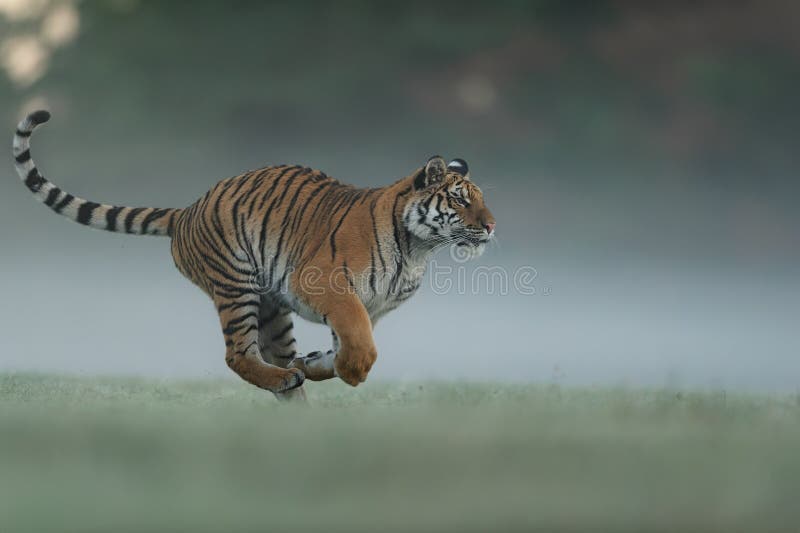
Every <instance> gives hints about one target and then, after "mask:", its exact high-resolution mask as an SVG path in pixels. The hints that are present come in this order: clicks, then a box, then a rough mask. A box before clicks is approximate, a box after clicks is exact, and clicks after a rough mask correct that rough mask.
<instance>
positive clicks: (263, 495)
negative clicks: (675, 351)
mask: <svg viewBox="0 0 800 533" xmlns="http://www.w3.org/2000/svg"><path fill="white" fill-rule="evenodd" d="M308 389H309V397H310V400H311V404H312V405H311V407H296V406H286V405H283V404H279V403H278V402H276V401H275V400H274V399H273V398H272V397H271V396H270V395H267V394H265V393H262V392H261V391H258V390H256V389H254V388H252V387H249V386H247V385H245V384H243V383H239V382H236V381H207V382H182V383H174V382H157V381H145V380H126V379H113V378H91V379H89V378H63V377H53V376H34V375H0V531H2V532H3V533H6V532H26V531H36V532H47V531H98V532H100V531H103V532H108V531H114V532H120V531H194V532H198V531H225V532H230V531H286V530H290V529H292V530H300V531H305V530H319V531H370V532H376V531H403V530H425V531H530V530H541V531H575V530H588V531H670V532H675V531H725V532H731V531H758V532H763V531H772V530H774V531H797V530H798V529H799V528H800V505H798V495H800V457H798V450H800V400H799V399H798V398H797V397H794V396H781V397H754V396H734V395H731V394H722V393H707V394H700V393H683V394H679V393H675V392H669V391H652V390H616V389H565V388H561V387H555V386H547V385H540V386H529V385H526V386H508V385H489V384H487V385H468V384H442V383H439V384H435V383H430V384H422V385H420V384H392V383H368V384H366V385H364V386H362V387H359V388H358V389H350V388H348V387H346V386H344V385H341V384H339V383H334V382H329V383H324V384H311V386H310V387H309V388H308Z"/></svg>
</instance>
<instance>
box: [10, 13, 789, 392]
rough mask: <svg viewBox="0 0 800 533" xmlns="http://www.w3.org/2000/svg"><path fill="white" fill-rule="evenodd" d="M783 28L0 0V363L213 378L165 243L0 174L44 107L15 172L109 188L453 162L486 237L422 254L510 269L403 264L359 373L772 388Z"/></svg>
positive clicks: (747, 21)
mask: <svg viewBox="0 0 800 533" xmlns="http://www.w3.org/2000/svg"><path fill="white" fill-rule="evenodd" d="M797 20H800V4H798V3H796V2H791V1H786V2H772V1H758V2H756V1H751V2H744V1H726V2H723V1H718V2H711V1H709V2H683V1H673V2H669V3H666V2H664V3H654V2H646V3H645V2H634V1H629V2H623V1H596V2H558V1H529V2H523V1H507V2H464V1H459V2H446V1H441V2H391V1H390V2H380V3H378V2H366V1H365V2H349V1H348V2H291V3H290V2H279V3H276V2H261V1H252V2H246V1H235V2H226V3H224V4H223V3H221V2H204V1H188V0H182V1H177V0H176V1H172V2H155V1H136V0H114V1H112V0H109V1H104V2H98V1H83V2H79V1H68V0H0V119H1V120H0V123H1V124H4V125H5V127H6V128H7V133H8V141H9V144H8V145H7V152H6V155H5V156H4V158H5V165H4V166H3V167H2V168H3V170H2V171H0V177H1V178H2V179H0V242H1V243H2V252H1V253H0V269H2V274H3V275H2V276H0V294H2V296H3V304H2V306H0V323H2V336H1V337H2V338H1V339H0V370H2V371H8V370H36V371H47V372H69V373H77V374H86V375H94V374H111V373H113V374H139V375H145V376H158V377H181V378H183V377H202V376H228V375H230V376H231V377H232V378H233V375H232V374H230V372H229V370H228V369H227V367H226V365H225V364H224V361H223V352H224V345H223V340H222V336H221V333H220V331H219V325H218V321H217V317H216V315H215V312H214V309H213V306H212V305H211V303H210V301H208V300H207V298H206V296H205V295H203V294H202V293H201V292H200V291H199V290H198V289H196V288H195V287H193V286H192V285H191V284H190V283H189V282H188V281H185V280H184V279H182V277H181V276H180V274H179V273H178V272H177V271H176V270H175V269H174V267H173V265H172V259H171V257H170V254H169V242H168V240H166V239H156V238H137V237H131V236H125V235H117V234H108V233H104V232H97V231H89V230H87V229H85V228H82V227H80V226H78V225H76V224H73V223H70V222H68V221H66V220H64V219H62V218H60V217H57V216H55V215H53V214H52V213H50V212H49V210H47V209H46V208H45V207H43V206H41V205H37V203H36V202H35V201H34V200H33V199H32V198H31V197H30V194H29V193H28V191H27V190H26V189H25V188H24V187H23V186H22V184H21V183H20V182H19V179H18V178H17V176H16V174H15V173H14V170H13V165H12V158H11V150H10V148H11V146H10V144H11V143H10V140H11V137H12V132H13V127H14V125H15V124H16V122H17V121H18V120H19V119H20V118H22V117H23V116H24V114H25V113H26V112H27V111H30V110H32V109H34V108H47V109H50V110H51V111H52V112H53V120H52V122H51V123H50V124H48V125H47V126H46V127H45V128H42V131H41V132H40V133H39V134H38V135H37V136H36V139H35V140H34V142H33V152H34V158H35V159H36V161H37V163H38V164H39V166H40V168H41V169H42V171H43V173H44V175H45V176H47V177H48V178H50V179H51V180H52V181H54V182H55V183H57V184H58V185H60V186H61V187H63V188H64V189H66V190H67V191H69V192H72V193H74V194H77V195H80V196H83V197H86V198H89V199H92V200H96V201H103V202H108V203H117V204H124V205H153V206H159V207H171V206H185V205H188V204H190V203H191V202H193V201H194V200H195V199H196V198H198V197H199V196H201V195H202V194H203V193H204V192H205V191H206V190H207V189H208V188H209V187H210V186H212V185H213V184H214V183H216V182H217V181H218V180H220V179H222V178H225V177H228V176H232V175H236V174H239V173H241V172H242V171H245V170H248V169H252V168H257V167H260V166H265V165H267V164H280V163H302V164H304V165H307V166H312V167H315V168H319V169H321V170H324V171H325V172H326V173H328V174H329V175H332V176H334V177H337V178H339V179H340V180H343V181H346V182H350V183H354V184H357V185H363V186H379V185H383V184H388V183H390V182H392V181H394V180H396V179H398V178H400V177H402V176H405V175H407V174H409V173H410V172H411V171H412V170H413V169H415V168H417V167H419V166H421V165H422V164H423V163H424V162H425V160H426V159H427V158H428V157H429V156H430V155H432V154H435V153H441V154H442V155H444V156H445V157H448V158H455V157H462V158H464V159H466V160H467V161H468V162H469V164H470V167H471V170H472V175H473V179H474V180H475V181H476V183H478V184H479V185H480V186H481V187H482V188H483V189H484V192H485V195H486V197H487V200H488V205H489V206H490V207H491V209H492V210H493V212H494V214H495V215H496V217H497V219H498V237H499V238H498V243H497V246H494V247H492V248H490V249H489V250H488V251H487V253H486V254H485V255H484V256H483V257H482V258H481V259H479V260H478V261H475V262H471V263H466V264H463V265H462V264H460V263H456V262H454V261H453V260H452V259H451V258H450V257H449V255H448V253H447V252H442V253H441V254H440V255H439V256H437V258H436V261H437V264H439V265H443V266H448V265H449V266H452V267H454V268H455V269H456V270H454V272H459V270H458V269H460V268H464V269H466V270H465V271H464V275H465V276H466V277H467V279H471V277H472V276H474V274H475V269H476V268H479V267H486V266H492V267H494V266H497V267H502V268H503V269H505V271H506V273H507V276H508V279H509V280H510V282H511V283H510V286H509V288H508V290H507V291H502V290H498V288H497V287H495V290H491V288H490V287H488V285H485V284H484V285H482V286H479V287H477V290H473V287H463V289H465V290H457V287H456V288H454V289H453V290H451V291H449V293H448V294H437V291H433V290H431V288H430V286H429V285H428V284H424V285H423V288H422V289H421V292H420V294H418V296H417V297H416V298H414V299H413V300H412V301H411V302H410V303H409V304H407V305H406V306H403V307H401V308H400V309H398V310H397V311H396V312H394V313H393V314H391V315H389V316H387V317H386V318H385V319H383V321H382V322H381V323H380V324H379V325H378V327H377V329H376V338H377V343H378V347H379V360H378V362H377V364H376V366H375V367H374V369H373V372H372V374H371V377H372V379H414V380H419V379H444V380H454V379H469V380H479V381H492V380H501V381H508V380H514V381H534V382H556V383H559V384H567V385H573V384H574V385H585V384H627V385H634V386H639V385H643V386H662V385H667V386H673V387H684V386H687V387H714V388H723V387H724V388H738V389H747V390H764V391H796V390H797V389H798V376H800V357H798V356H800V341H798V337H797V335H796V329H797V320H798V316H799V315H800V301H799V299H798V296H800V290H799V289H800V282H799V281H798V273H800V268H799V265H800V262H799V261H798V260H799V259H800V224H799V223H800V210H798V209H797V200H798V192H800V186H798V181H797V169H798V163H800V150H798V148H800V146H798V135H797V128H796V125H795V122H796V120H797V101H798V93H799V90H800V33H798V31H797V27H796V22H797ZM523 267H530V268H533V269H535V272H536V277H535V279H534V282H533V286H534V290H533V291H526V293H525V294H523V293H522V292H520V291H518V290H515V287H514V283H513V276H514V273H515V272H518V271H519V269H520V268H523ZM504 292H505V294H504ZM530 292H533V294H529V293H530ZM296 327H297V329H298V330H299V331H298V335H297V338H298V339H299V341H300V348H301V350H303V351H312V350H316V349H321V348H327V346H328V344H329V335H328V332H327V331H326V330H325V329H323V328H320V327H317V326H312V325H309V324H306V323H303V322H302V321H301V320H298V321H297V322H296ZM443 332H447V334H443ZM454 333H456V334H454Z"/></svg>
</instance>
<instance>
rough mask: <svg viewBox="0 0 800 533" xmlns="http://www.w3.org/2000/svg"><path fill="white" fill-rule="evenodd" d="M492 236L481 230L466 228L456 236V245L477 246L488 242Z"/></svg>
mask: <svg viewBox="0 0 800 533" xmlns="http://www.w3.org/2000/svg"><path fill="white" fill-rule="evenodd" d="M491 238H492V236H491V235H490V234H488V233H486V232H485V231H483V230H480V231H477V230H466V231H465V232H463V233H462V234H461V235H459V236H458V240H457V241H456V246H471V247H473V248H477V247H479V246H482V245H484V244H486V243H487V242H489V240H490V239H491Z"/></svg>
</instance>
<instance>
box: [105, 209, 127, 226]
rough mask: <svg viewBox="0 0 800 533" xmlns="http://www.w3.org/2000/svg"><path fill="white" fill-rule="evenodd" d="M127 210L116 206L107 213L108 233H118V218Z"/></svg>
mask: <svg viewBox="0 0 800 533" xmlns="http://www.w3.org/2000/svg"><path fill="white" fill-rule="evenodd" d="M123 209H125V208H124V207H119V206H115V207H112V208H111V209H109V210H108V211H107V212H106V229H107V230H108V231H117V217H119V214H120V213H121V212H122V210H123Z"/></svg>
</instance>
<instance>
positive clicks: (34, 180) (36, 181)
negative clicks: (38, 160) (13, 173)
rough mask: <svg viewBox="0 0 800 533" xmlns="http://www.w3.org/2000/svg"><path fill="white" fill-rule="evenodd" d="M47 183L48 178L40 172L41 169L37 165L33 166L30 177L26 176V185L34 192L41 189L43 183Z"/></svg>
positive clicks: (29, 173)
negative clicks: (37, 168)
mask: <svg viewBox="0 0 800 533" xmlns="http://www.w3.org/2000/svg"><path fill="white" fill-rule="evenodd" d="M45 183H46V180H45V179H44V178H43V177H42V176H41V175H40V174H39V171H38V170H36V167H33V168H32V169H31V171H30V172H28V177H27V178H25V185H27V186H28V188H29V189H30V190H31V191H32V192H39V189H41V188H42V185H44V184H45Z"/></svg>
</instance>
